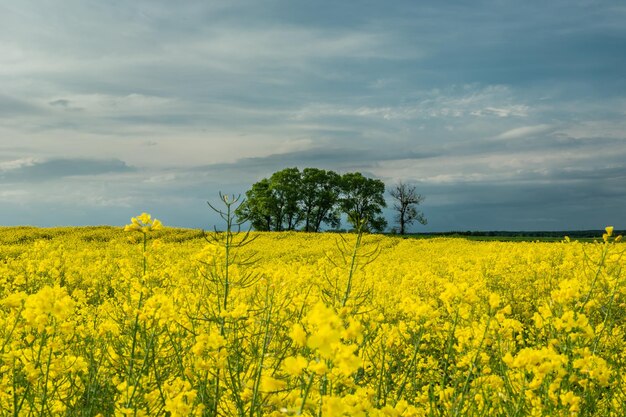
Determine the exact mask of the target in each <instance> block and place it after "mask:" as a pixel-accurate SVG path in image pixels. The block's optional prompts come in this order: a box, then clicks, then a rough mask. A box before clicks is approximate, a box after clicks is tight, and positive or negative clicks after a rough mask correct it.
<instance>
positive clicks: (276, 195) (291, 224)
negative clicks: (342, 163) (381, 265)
mask: <svg viewBox="0 0 626 417" xmlns="http://www.w3.org/2000/svg"><path fill="white" fill-rule="evenodd" d="M384 194H385V184H384V183H383V182H382V181H381V180H378V179H372V178H367V177H365V176H363V175H362V174H361V173H359V172H352V173H346V174H344V175H339V174H338V173H336V172H333V171H330V170H328V171H327V170H323V169H318V168H305V169H303V170H302V171H300V170H299V169H298V168H286V169H283V170H281V171H277V172H275V173H273V174H272V175H271V176H270V178H263V179H262V180H260V181H258V182H256V183H254V184H253V185H252V187H251V188H250V190H248V191H247V192H246V201H245V202H244V203H243V204H242V205H241V206H240V208H239V209H238V211H237V216H238V218H239V220H244V219H245V220H248V221H249V222H250V223H251V225H252V227H253V228H254V229H255V230H260V231H270V230H275V231H283V230H304V231H309V232H319V231H320V230H321V229H322V228H323V226H327V227H331V228H337V227H339V225H340V223H341V215H342V214H345V215H346V217H347V219H348V222H349V223H350V224H351V225H352V226H353V227H355V228H356V226H357V225H358V224H360V223H361V222H363V225H364V226H363V227H364V229H365V230H369V231H378V232H380V231H383V230H384V229H385V227H386V225H387V222H386V221H385V219H384V217H383V216H382V209H383V207H386V202H385V198H384ZM299 228H300V229H299Z"/></svg>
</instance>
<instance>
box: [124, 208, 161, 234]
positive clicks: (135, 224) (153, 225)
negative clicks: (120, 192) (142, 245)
mask: <svg viewBox="0 0 626 417" xmlns="http://www.w3.org/2000/svg"><path fill="white" fill-rule="evenodd" d="M162 228H163V224H162V223H161V221H160V220H158V219H153V218H152V217H151V216H150V215H149V214H148V213H141V214H140V215H139V216H137V217H132V218H131V219H130V224H127V225H126V226H124V231H125V232H134V231H138V232H142V233H147V232H150V231H153V230H160V229H162Z"/></svg>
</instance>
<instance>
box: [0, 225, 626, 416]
mask: <svg viewBox="0 0 626 417" xmlns="http://www.w3.org/2000/svg"><path fill="white" fill-rule="evenodd" d="M228 219H229V214H228V213H227V214H226V220H227V227H226V228H225V231H224V232H211V233H206V234H201V233H200V232H199V231H194V230H176V229H168V228H163V226H162V225H161V224H160V222H158V221H157V220H155V219H153V218H151V217H150V216H149V215H147V214H142V215H141V216H138V217H137V218H134V219H133V220H132V222H131V223H130V224H129V225H128V226H126V228H125V231H123V230H122V229H121V228H106V227H101V228H57V229H36V228H3V229H0V346H1V347H0V416H50V415H54V416H57V415H58V416H172V417H173V416H185V417H186V416H216V415H219V416H251V417H252V416H261V415H263V416H293V415H303V416H527V415H530V416H577V415H585V416H591V415H594V416H595V415H613V416H623V415H626V364H625V361H626V343H625V342H626V309H625V307H626V304H625V303H626V282H625V277H624V274H623V267H624V266H625V264H626V261H625V259H624V257H623V253H624V249H625V248H624V246H623V244H622V243H620V242H619V241H620V239H621V238H620V237H616V236H613V230H612V228H610V227H609V228H607V231H606V234H605V235H604V237H599V238H598V242H596V243H579V242H576V241H569V240H568V239H564V240H563V241H562V242H559V243H539V242H536V243H517V242H516V243H505V242H471V241H467V240H464V239H441V238H433V239H421V240H411V239H401V238H394V237H384V236H379V235H369V234H365V233H355V234H344V235H339V234H332V233H318V234H307V233H300V232H290V233H278V232H276V233H243V232H240V233H239V232H237V231H236V230H235V229H236V228H234V227H233V225H232V224H231V223H229V222H228Z"/></svg>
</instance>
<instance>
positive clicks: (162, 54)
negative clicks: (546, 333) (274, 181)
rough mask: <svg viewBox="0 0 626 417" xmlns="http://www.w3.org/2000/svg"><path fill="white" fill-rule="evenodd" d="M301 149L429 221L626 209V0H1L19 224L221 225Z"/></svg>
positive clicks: (598, 214) (5, 139)
mask: <svg viewBox="0 0 626 417" xmlns="http://www.w3.org/2000/svg"><path fill="white" fill-rule="evenodd" d="M294 166H296V167H299V168H301V169H302V168H305V167H317V168H323V169H332V170H334V171H337V172H339V173H345V172H355V171H358V172H361V173H363V174H364V175H367V176H370V177H373V178H378V179H381V180H383V181H384V182H385V183H386V184H387V185H388V186H389V187H390V186H392V185H393V184H394V183H397V182H398V181H403V182H405V183H410V184H414V185H415V186H416V187H417V191H418V192H419V193H421V194H422V195H424V196H425V200H424V202H423V205H422V206H421V209H422V210H423V212H424V213H425V215H426V217H427V218H428V221H429V222H428V225H426V226H422V225H416V226H413V228H412V229H411V231H415V232H432V231H451V230H574V229H602V228H604V226H606V225H614V226H615V227H616V228H625V227H626V3H624V2H623V1H622V0H618V1H576V0H551V1H549V2H546V1H534V0H529V1H505V0H488V1H483V0H473V1H456V0H451V1H445V2H441V1H434V0H433V1H415V0H397V1H393V2H383V1H352V0H346V1H325V0H318V1H300V0H250V1H240V0H229V1H206V0H202V1H196V0H188V1H184V2H171V1H161V0H134V1H121V0H107V1H103V0H97V1H95V0H64V1H62V2H57V1H52V0H0V225H25V224H28V225H38V226H57V225H96V224H110V225H124V224H126V223H128V222H129V219H130V217H131V216H135V215H137V214H139V213H141V212H143V211H147V212H149V213H151V214H152V215H153V216H154V217H157V218H159V219H161V220H162V221H163V223H164V224H165V225H170V226H179V227H193V228H212V227H213V225H214V224H217V225H218V227H219V220H218V218H217V217H216V216H215V215H214V214H213V213H211V211H210V210H209V208H208V206H207V204H206V201H211V202H216V201H217V194H218V192H219V191H221V192H224V193H229V194H239V193H245V191H246V190H248V189H249V188H250V186H251V184H253V183H254V182H256V181H258V180H260V179H262V178H264V177H269V176H270V175H271V174H272V173H273V172H275V171H278V170H281V169H283V168H287V167H294ZM387 198H389V199H390V197H389V196H387ZM389 202H390V203H391V200H389ZM385 213H386V215H387V216H388V218H389V221H390V225H393V224H392V223H393V222H392V212H391V211H390V210H386V211H385Z"/></svg>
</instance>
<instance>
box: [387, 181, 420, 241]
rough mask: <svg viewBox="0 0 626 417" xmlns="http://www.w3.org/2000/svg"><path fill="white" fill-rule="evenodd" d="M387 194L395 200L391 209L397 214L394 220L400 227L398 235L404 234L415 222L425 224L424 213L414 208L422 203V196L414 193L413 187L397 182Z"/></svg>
mask: <svg viewBox="0 0 626 417" xmlns="http://www.w3.org/2000/svg"><path fill="white" fill-rule="evenodd" d="M389 194H390V195H391V196H392V197H393V198H394V199H395V200H396V202H395V203H394V205H393V209H394V210H395V211H396V212H397V214H396V217H395V220H396V222H397V223H398V224H399V225H400V234H401V235H403V234H404V233H405V232H406V227H407V226H410V225H411V224H413V223H414V222H415V221H417V222H418V223H420V224H426V223H427V222H428V221H427V220H426V217H424V213H422V212H421V211H419V210H417V209H416V208H415V207H416V206H418V205H420V204H421V203H422V201H424V196H422V195H421V194H418V193H417V192H416V191H415V186H414V185H407V184H405V183H403V182H399V183H397V184H396V185H394V186H393V188H392V189H391V191H389Z"/></svg>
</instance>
